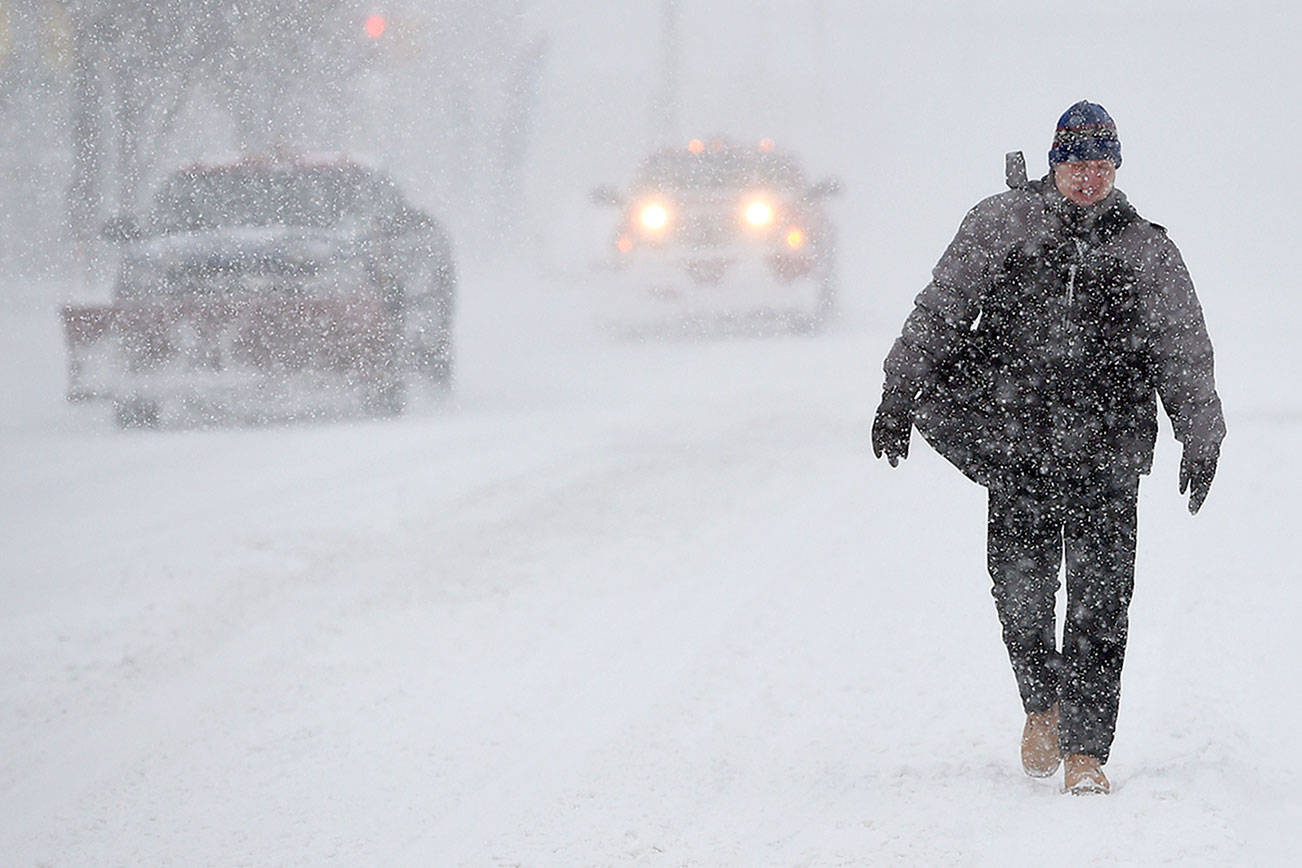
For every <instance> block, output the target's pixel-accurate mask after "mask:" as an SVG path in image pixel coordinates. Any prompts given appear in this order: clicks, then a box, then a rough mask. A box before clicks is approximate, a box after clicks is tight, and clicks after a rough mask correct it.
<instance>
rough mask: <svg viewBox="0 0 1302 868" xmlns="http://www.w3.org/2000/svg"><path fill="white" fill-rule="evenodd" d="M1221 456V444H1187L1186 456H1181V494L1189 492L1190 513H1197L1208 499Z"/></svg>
mask: <svg viewBox="0 0 1302 868" xmlns="http://www.w3.org/2000/svg"><path fill="white" fill-rule="evenodd" d="M1220 455H1221V447H1220V444H1215V445H1212V446H1207V445H1205V444H1195V443H1187V444H1185V447H1184V454H1183V455H1181V456H1180V493H1181V494H1184V493H1185V489H1188V490H1189V512H1191V513H1197V512H1198V510H1199V509H1200V508H1201V507H1202V505H1203V501H1204V500H1206V499H1207V492H1208V491H1210V490H1211V487H1212V478H1213V477H1215V476H1216V462H1217V460H1218V459H1219V458H1220Z"/></svg>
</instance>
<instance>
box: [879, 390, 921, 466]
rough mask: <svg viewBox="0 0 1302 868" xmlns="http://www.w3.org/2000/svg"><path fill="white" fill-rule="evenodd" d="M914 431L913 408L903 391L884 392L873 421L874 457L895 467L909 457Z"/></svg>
mask: <svg viewBox="0 0 1302 868" xmlns="http://www.w3.org/2000/svg"><path fill="white" fill-rule="evenodd" d="M912 430H913V406H912V402H911V401H909V399H908V397H907V393H906V392H905V391H904V390H903V389H892V388H888V389H885V390H883V391H882V403H881V404H880V405H879V406H878V407H877V416H876V418H874V419H873V455H875V456H877V457H878V458H881V457H882V455H885V456H886V460H887V461H889V462H890V463H891V467H895V466H896V465H897V464H899V463H900V461H902V460H903V459H905V458H908V457H909V434H910V433H912Z"/></svg>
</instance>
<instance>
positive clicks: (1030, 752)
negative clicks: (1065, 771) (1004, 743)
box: [1022, 702, 1060, 778]
mask: <svg viewBox="0 0 1302 868" xmlns="http://www.w3.org/2000/svg"><path fill="white" fill-rule="evenodd" d="M1059 760H1060V757H1059V752H1058V704H1057V703H1056V702H1055V703H1054V704H1053V705H1051V706H1050V707H1049V708H1047V709H1045V710H1044V711H1032V712H1028V713H1027V715H1026V726H1025V727H1023V728H1022V768H1024V769H1025V770H1026V773H1027V774H1028V775H1030V776H1031V777H1033V778H1047V777H1048V776H1049V775H1051V774H1053V773H1054V772H1056V771H1057V770H1058V762H1059Z"/></svg>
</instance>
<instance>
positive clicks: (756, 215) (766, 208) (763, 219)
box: [746, 199, 773, 227]
mask: <svg viewBox="0 0 1302 868" xmlns="http://www.w3.org/2000/svg"><path fill="white" fill-rule="evenodd" d="M746 222H747V223H749V224H750V225H752V226H757V227H758V226H767V225H769V224H770V223H772V222H773V207H772V206H771V205H769V203H767V202H765V201H763V200H758V199H757V200H756V201H754V202H751V203H750V204H749V205H747V206H746Z"/></svg>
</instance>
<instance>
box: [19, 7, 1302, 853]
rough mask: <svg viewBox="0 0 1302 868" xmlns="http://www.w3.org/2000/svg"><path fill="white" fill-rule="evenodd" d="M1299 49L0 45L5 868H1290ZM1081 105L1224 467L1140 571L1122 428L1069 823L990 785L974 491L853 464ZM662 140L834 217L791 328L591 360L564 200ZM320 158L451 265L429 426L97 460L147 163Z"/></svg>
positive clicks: (264, 16)
mask: <svg viewBox="0 0 1302 868" xmlns="http://www.w3.org/2000/svg"><path fill="white" fill-rule="evenodd" d="M1297 10H1298V7H1297V6H1296V4H1292V3H1284V2H1279V3H1268V2H1237V3H1228V2H1227V3H1212V2H1125V3H1123V2H1106V0H1105V2H1093V3H1081V4H1069V5H1062V4H1045V3H1041V2H1027V0H990V2H973V3H966V4H953V3H930V2H912V3H897V2H892V3H874V2H849V0H844V2H843V0H822V2H819V0H807V2H778V0H745V2H743V0H711V2H705V0H679V2H670V0H605V2H595V0H592V2H575V0H554V2H542V0H443V2H415V0H408V2H382V0H367V2H360V0H240V2H238V3H236V2H229V0H188V2H181V0H177V2H171V3H153V2H140V0H66V2H55V0H0V371H3V372H4V374H5V375H6V376H3V377H0V394H3V395H4V399H3V400H4V403H3V404H0V407H2V408H3V411H4V412H3V413H0V634H3V635H4V637H5V639H4V641H2V642H0V853H3V854H4V857H5V858H4V861H6V864H9V863H13V864H87V863H96V862H98V863H112V864H142V863H143V864H158V863H164V864H166V863H176V864H187V863H195V862H199V863H212V864H223V863H233V862H236V863H243V864H277V865H288V864H306V865H319V864H324V863H326V862H330V861H335V862H340V863H343V864H413V865H424V864H466V865H485V864H559V865H582V864H675V865H678V864H691V863H694V862H699V863H701V864H737V865H759V864H782V865H790V864H813V865H821V864H862V863H864V862H865V861H877V862H890V861H894V862H899V863H901V864H952V863H955V862H965V863H972V864H994V865H1009V864H1013V865H1016V864H1046V863H1051V862H1052V863H1054V864H1061V863H1064V862H1066V863H1070V862H1072V861H1073V858H1074V857H1073V854H1077V853H1079V854H1088V856H1089V857H1090V858H1091V859H1095V857H1097V861H1098V862H1100V863H1113V864H1158V863H1176V864H1226V865H1258V864H1288V860H1289V858H1290V857H1292V856H1293V854H1294V850H1295V849H1296V846H1295V842H1294V841H1293V839H1292V838H1293V836H1292V830H1294V829H1296V828H1297V827H1298V824H1299V821H1300V820H1302V800H1300V799H1299V795H1298V790H1297V785H1296V782H1297V780H1298V778H1299V775H1302V759H1299V757H1298V756H1297V752H1296V751H1295V750H1293V749H1292V747H1291V745H1292V736H1293V735H1294V734H1295V733H1296V732H1297V731H1298V729H1299V727H1300V726H1302V702H1299V696H1298V693H1297V689H1296V685H1297V684H1299V683H1302V656H1299V654H1298V650H1297V641H1296V636H1295V631H1296V623H1297V621H1298V614H1299V612H1302V582H1299V581H1298V578H1299V569H1298V567H1297V558H1296V556H1295V554H1294V553H1293V552H1292V551H1291V550H1289V549H1288V548H1287V542H1288V541H1289V540H1290V539H1292V537H1293V536H1295V535H1296V529H1297V527H1298V526H1299V524H1300V523H1302V516H1300V513H1302V510H1299V508H1298V505H1297V504H1298V500H1297V496H1296V488H1297V480H1298V479H1299V477H1302V467H1300V462H1302V453H1299V452H1298V450H1297V448H1296V444H1297V442H1298V430H1297V427H1298V422H1299V420H1302V396H1300V394H1299V391H1298V388H1297V375H1298V373H1299V359H1300V358H1302V353H1300V352H1299V350H1298V348H1297V347H1298V342H1297V340H1296V330H1297V320H1298V314H1299V310H1302V301H1299V300H1298V297H1299V294H1300V290H1302V281H1299V279H1298V276H1297V268H1296V263H1295V259H1296V250H1297V246H1298V226H1299V219H1298V217H1299V213H1298V212H1299V209H1298V205H1297V203H1298V200H1299V194H1300V193H1302V189H1299V188H1300V187H1302V181H1300V180H1299V178H1300V177H1302V173H1300V172H1299V169H1298V160H1297V157H1296V155H1295V150H1296V145H1297V143H1298V142H1299V135H1300V134H1302V128H1300V122H1299V111H1298V108H1297V107H1298V105H1299V93H1298V90H1299V81H1300V80H1302V74H1300V73H1302V63H1300V62H1299V60H1298V51H1297V33H1298V31H1299V29H1302V28H1299V26H1298V25H1299V22H1300V21H1302V12H1299V11H1297ZM374 15H379V16H382V17H383V22H384V27H383V28H382V30H383V32H379V33H375V32H373V34H372V35H368V33H367V29H366V28H367V21H368V18H370V17H371V16H374ZM667 22H668V23H670V24H672V26H667ZM372 26H373V31H374V29H378V25H376V24H374V23H373V25H372ZM1081 99H1089V100H1092V101H1095V102H1099V103H1101V104H1103V105H1104V106H1106V107H1107V109H1108V110H1109V111H1110V112H1111V114H1112V116H1113V117H1114V118H1115V120H1116V122H1117V125H1118V129H1119V133H1120V137H1121V140H1122V148H1123V153H1124V165H1123V166H1122V167H1121V169H1120V171H1119V172H1118V186H1119V187H1120V188H1121V189H1122V190H1124V191H1125V192H1126V194H1127V195H1128V196H1129V197H1130V200H1131V201H1132V202H1133V203H1134V204H1135V206H1136V207H1137V208H1138V210H1139V212H1140V214H1141V215H1143V216H1144V217H1146V218H1148V219H1150V220H1153V221H1155V222H1157V223H1160V224H1163V225H1165V226H1167V227H1168V228H1169V231H1170V234H1171V237H1172V238H1173V239H1174V241H1175V242H1176V243H1177V245H1178V246H1179V247H1180V249H1181V251H1182V252H1183V254H1184V257H1185V260H1186V262H1187V264H1188V266H1189V268H1190V271H1191V273H1192V276H1193V279H1194V283H1195V285H1196V286H1197V290H1198V294H1199V297H1200V299H1201V302H1202V304H1203V307H1204V310H1205V312H1206V316H1207V322H1208V327H1209V331H1210V333H1211V337H1212V340H1213V342H1214V344H1215V347H1216V353H1217V379H1218V386H1219V389H1220V393H1221V396H1222V398H1223V401H1224V405H1225V413H1226V417H1227V425H1228V428H1229V435H1228V438H1227V440H1226V441H1225V450H1224V452H1223V454H1222V461H1221V469H1220V472H1219V475H1218V477H1217V480H1216V484H1215V486H1213V489H1212V493H1211V496H1210V498H1209V500H1208V503H1207V505H1206V506H1205V507H1204V508H1203V509H1202V511H1201V512H1200V514H1199V515H1198V516H1197V517H1195V518H1191V517H1190V516H1189V515H1188V513H1187V511H1186V508H1185V500H1184V498H1183V497H1180V496H1179V495H1178V493H1177V482H1176V478H1177V469H1176V468H1177V467H1178V465H1179V446H1178V444H1176V443H1175V442H1174V441H1173V439H1172V438H1171V437H1170V428H1169V425H1168V424H1167V423H1166V422H1165V421H1163V422H1161V423H1160V424H1161V427H1162V434H1161V436H1160V438H1159V442H1158V446H1157V455H1156V460H1155V468H1154V472H1153V474H1152V476H1151V477H1150V478H1148V479H1147V480H1146V481H1145V482H1144V484H1143V487H1142V489H1141V506H1140V513H1141V520H1140V534H1139V539H1140V542H1139V551H1138V562H1137V573H1138V577H1139V578H1138V580H1137V583H1136V595H1135V598H1134V602H1133V604H1132V607H1131V610H1130V615H1131V624H1132V632H1131V636H1130V643H1129V646H1128V650H1127V663H1126V682H1125V683H1126V688H1125V690H1126V695H1125V698H1124V699H1123V702H1122V713H1121V723H1120V726H1119V729H1118V741H1117V745H1116V751H1115V752H1114V754H1113V760H1112V762H1111V763H1110V764H1109V766H1108V773H1109V776H1110V777H1112V779H1113V783H1114V786H1115V790H1114V793H1113V795H1112V796H1110V797H1108V798H1107V799H1104V800H1095V801H1081V800H1074V799H1065V798H1061V797H1059V796H1058V795H1057V794H1056V787H1057V783H1058V781H1057V780H1049V781H1033V780H1031V779H1029V778H1027V777H1026V776H1025V775H1024V774H1023V773H1022V771H1021V769H1020V768H1018V766H1017V762H1016V743H1017V734H1018V733H1019V732H1020V731H1021V727H1022V711H1021V707H1020V705H1019V703H1018V701H1017V693H1016V686H1015V683H1014V680H1013V679H1012V678H1011V677H1010V673H1009V671H1008V669H1007V656H1006V652H1005V650H1004V648H1003V646H1002V643H1001V641H1000V637H999V627H998V623H997V619H996V617H995V614H994V612H993V609H992V606H991V602H990V593H989V584H988V580H987V578H986V576H985V573H984V569H983V567H984V545H985V493H984V491H982V490H981V489H980V488H979V487H978V486H975V485H973V484H972V483H970V482H968V481H967V480H966V479H964V478H963V477H962V476H961V475H960V474H959V473H957V472H955V471H954V469H953V468H952V467H951V466H949V465H948V464H947V463H946V462H945V461H944V460H943V459H941V458H940V457H939V456H938V455H936V454H935V453H934V452H933V451H931V450H929V449H927V448H925V447H924V445H923V444H922V443H921V441H920V438H915V439H914V443H913V445H914V451H913V455H912V456H911V457H910V459H909V461H908V462H907V463H906V465H905V466H903V467H901V468H896V469H894V470H892V469H891V468H890V467H889V466H888V465H887V464H886V462H884V461H874V460H873V458H872V457H871V453H870V448H869V444H868V441H869V429H870V426H871V419H872V411H873V408H874V407H875V405H876V392H877V390H878V388H879V387H880V382H881V372H880V363H881V359H882V357H883V355H884V354H885V352H886V351H887V348H888V347H889V345H890V342H891V341H892V340H893V338H894V336H895V335H896V334H897V333H898V329H899V327H900V324H901V322H902V321H903V319H904V317H905V315H906V314H907V312H908V310H909V308H910V302H911V300H912V298H913V296H914V295H915V294H916V293H917V292H918V291H919V290H920V289H921V288H922V287H923V285H924V284H925V283H926V281H927V280H928V278H929V274H930V269H931V267H932V265H933V264H934V263H935V261H936V259H937V258H938V257H939V256H940V254H941V252H942V251H943V249H944V247H945V245H946V244H947V243H948V242H949V241H950V239H951V238H952V236H953V233H954V231H955V230H956V228H957V227H958V225H959V222H960V220H961V219H962V217H963V215H964V213H965V212H966V211H967V209H969V208H970V207H971V206H972V205H973V204H975V203H976V202H977V201H978V200H980V199H981V198H983V197H985V196H988V195H991V194H994V193H997V192H999V191H1001V190H1002V189H1003V188H1004V165H1003V159H1004V153H1005V152H1006V151H1010V150H1015V149H1020V150H1023V151H1025V153H1026V158H1027V163H1028V167H1029V169H1030V171H1031V173H1032V174H1034V175H1039V174H1042V173H1044V172H1045V171H1046V170H1047V165H1046V153H1047V151H1048V147H1049V144H1050V140H1051V138H1052V134H1053V129H1054V125H1055V123H1056V120H1057V118H1058V116H1059V115H1060V114H1061V113H1062V112H1063V111H1064V110H1065V109H1066V108H1067V107H1068V106H1069V105H1071V104H1073V103H1075V102H1077V101H1078V100H1081ZM715 134H722V135H728V136H732V137H736V138H738V139H743V140H744V139H747V138H751V139H758V138H760V137H768V138H772V139H774V140H776V141H777V142H778V143H779V144H780V145H782V146H784V147H786V148H789V149H790V150H791V151H793V152H794V153H795V154H797V155H798V156H799V157H800V158H801V159H802V161H803V163H804V167H805V169H806V172H807V175H808V176H809V177H810V179H811V180H819V179H821V178H824V177H829V176H830V177H836V178H839V179H840V180H841V182H842V192H841V195H840V196H839V197H837V198H835V199H833V200H831V205H830V207H831V210H832V213H833V216H834V218H835V220H836V223H837V227H838V230H839V233H838V234H839V240H840V256H839V272H840V277H841V291H840V298H841V300H842V308H843V316H842V318H841V320H840V321H839V322H837V323H834V324H832V326H831V327H830V328H829V329H828V330H827V331H826V332H825V333H823V334H820V335H817V336H813V335H798V336H773V337H767V338H755V337H749V336H740V337H737V338H736V339H726V340H725V339H719V340H701V341H687V340H684V341H664V342H656V341H646V342H636V341H625V342H618V341H613V340H609V339H606V337H605V336H604V335H599V334H596V333H595V330H594V329H593V328H592V327H591V323H590V322H589V321H588V319H587V317H586V315H585V308H586V305H587V303H588V302H589V301H590V300H591V296H592V295H593V294H594V293H597V292H599V291H600V290H601V286H600V281H599V280H597V279H596V277H595V276H594V273H593V271H592V265H593V263H594V262H595V261H597V260H599V259H601V258H602V257H603V256H604V255H605V254H606V252H607V251H606V250H605V246H606V245H607V244H608V243H609V241H610V237H611V230H612V224H613V223H614V222H615V220H616V214H615V213H613V212H612V211H610V210H607V209H603V208H602V207H599V206H597V205H594V204H592V202H591V198H590V193H591V190H592V189H593V187H595V186H596V185H598V184H613V185H618V186H623V185H625V184H626V183H627V182H628V181H629V180H630V178H631V176H632V174H633V172H634V168H635V166H636V164H637V163H638V162H639V161H640V160H641V159H642V158H643V157H644V156H645V155H646V154H647V153H648V152H649V151H651V150H653V149H654V148H657V147H659V146H661V145H664V144H672V143H675V142H677V143H685V142H686V141H687V140H688V139H690V138H692V137H706V136H712V135H715ZM336 150H337V151H343V152H345V153H347V154H349V155H352V156H355V157H358V158H360V159H363V160H365V161H368V162H370V163H373V164H375V165H378V166H380V167H382V168H384V169H386V170H387V171H388V172H389V173H390V174H392V175H393V177H394V178H395V179H396V180H397V182H398V184H399V185H400V186H401V188H402V189H403V191H404V192H405V193H406V195H407V196H408V197H409V199H411V200H412V201H414V202H415V203H416V204H418V205H420V206H421V207H423V208H426V209H428V210H429V211H430V212H431V213H433V214H435V215H436V216H437V217H438V218H439V219H440V220H441V221H442V223H443V224H444V225H445V226H446V228H447V230H448V232H449V234H450V235H451V237H452V239H453V242H454V244H455V248H456V256H457V260H458V263H457V264H458V269H459V275H460V282H459V286H458V292H459V299H458V322H457V335H456V338H457V352H458V357H457V359H458V369H457V370H458V381H457V384H456V389H455V391H454V393H453V395H452V397H451V398H450V400H449V401H448V402H447V403H446V404H439V405H437V406H434V407H428V406H426V407H420V406H417V407H415V408H412V409H409V411H408V412H407V413H406V414H405V415H404V416H403V417H402V418H399V419H387V420H381V421H375V420H356V421H346V420H341V421H339V422H337V423H331V424H304V425H286V426H264V427H254V428H213V429H202V430H186V431H176V430H160V431H132V432H119V431H116V430H115V429H114V428H113V425H112V420H111V417H110V415H109V408H108V407H103V406H100V407H92V406H87V405H79V406H72V405H69V404H68V403H67V401H66V400H65V399H64V389H65V385H66V373H67V372H66V367H65V365H66V362H65V358H64V349H65V348H64V345H63V339H64V335H63V333H62V328H61V323H60V319H59V308H60V306H61V305H62V304H63V303H64V302H66V301H69V300H87V301H89V300H92V299H103V298H105V297H106V296H107V295H108V293H109V292H110V289H111V285H112V278H113V275H114V268H115V265H116V258H115V257H116V252H115V250H114V249H112V248H111V247H110V246H109V245H107V244H105V243H104V242H102V241H100V240H98V233H99V231H100V227H101V225H102V224H103V222H104V221H105V220H107V219H109V218H111V217H113V216H115V215H118V214H122V213H124V212H128V213H129V212H132V211H142V210H143V209H144V208H145V207H146V205H147V203H148V201H149V199H150V197H151V195H152V193H153V190H154V189H155V187H156V185H157V184H158V183H159V181H160V180H161V179H162V178H163V177H165V176H166V175H167V174H168V173H169V172H170V171H172V170H174V169H175V168H177V167H179V166H184V165H187V164H190V163H193V162H195V161H218V160H230V159H234V158H238V157H239V156H241V155H242V154H243V155H265V154H267V153H275V152H282V153H288V154H295V153H303V152H310V151H336ZM1076 861H1080V860H1079V859H1076Z"/></svg>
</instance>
